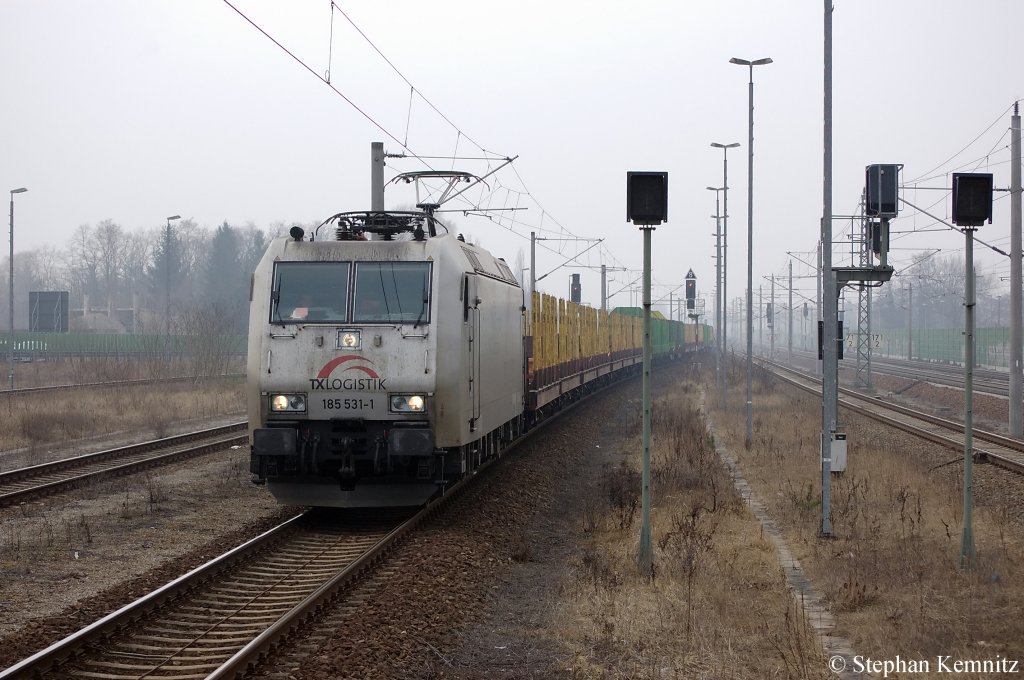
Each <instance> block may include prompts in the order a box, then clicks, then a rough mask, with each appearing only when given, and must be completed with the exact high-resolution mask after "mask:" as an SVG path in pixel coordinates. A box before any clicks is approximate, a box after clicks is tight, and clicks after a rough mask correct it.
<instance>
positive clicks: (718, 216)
mask: <svg viewBox="0 0 1024 680" xmlns="http://www.w3.org/2000/svg"><path fill="white" fill-rule="evenodd" d="M706 188H707V190H708V191H714V192H715V214H714V218H715V357H716V359H715V382H716V383H717V384H718V389H719V393H720V396H721V389H722V347H721V345H722V302H723V301H722V212H721V210H719V205H718V192H719V191H724V190H725V187H706Z"/></svg>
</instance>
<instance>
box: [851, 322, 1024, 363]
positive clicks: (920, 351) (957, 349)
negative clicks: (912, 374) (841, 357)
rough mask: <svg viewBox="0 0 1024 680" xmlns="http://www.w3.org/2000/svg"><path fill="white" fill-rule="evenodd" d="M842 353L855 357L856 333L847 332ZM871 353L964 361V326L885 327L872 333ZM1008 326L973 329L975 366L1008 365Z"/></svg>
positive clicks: (940, 360) (897, 356)
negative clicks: (908, 332) (908, 336)
mask: <svg viewBox="0 0 1024 680" xmlns="http://www.w3.org/2000/svg"><path fill="white" fill-rule="evenodd" d="M846 352H847V354H846V356H847V357H850V358H856V356H857V354H856V352H857V347H856V336H855V335H847V340H846ZM871 354H872V355H874V356H882V357H892V358H894V359H907V358H911V359H924V360H927V361H939V362H944V363H950V364H962V363H963V361H964V329H962V328H925V329H920V330H914V331H913V333H912V335H911V336H910V338H909V342H908V338H907V331H906V330H902V331H897V330H887V331H880V332H878V333H873V334H872V343H871ZM1009 355H1010V329H1009V328H978V329H976V330H975V332H974V362H975V365H977V366H991V367H994V368H999V367H1002V368H1006V367H1007V366H1008V365H1009V362H1008V359H1009Z"/></svg>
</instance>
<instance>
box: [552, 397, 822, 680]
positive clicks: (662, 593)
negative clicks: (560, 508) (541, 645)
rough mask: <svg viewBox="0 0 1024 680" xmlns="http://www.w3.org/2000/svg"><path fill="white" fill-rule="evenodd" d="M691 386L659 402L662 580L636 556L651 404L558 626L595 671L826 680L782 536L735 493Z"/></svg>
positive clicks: (628, 426) (627, 426)
mask: <svg viewBox="0 0 1024 680" xmlns="http://www.w3.org/2000/svg"><path fill="white" fill-rule="evenodd" d="M697 400H698V392H697V391H696V390H695V388H694V386H693V385H692V384H690V385H683V386H681V387H678V388H676V389H674V390H673V391H672V392H671V393H668V394H665V395H663V396H662V397H661V398H659V399H658V400H657V401H656V403H655V407H654V410H653V414H654V422H653V437H652V440H653V443H652V454H651V458H652V465H651V469H652V477H651V488H652V527H653V543H654V559H655V575H654V578H653V579H648V578H644V577H642V576H641V575H640V573H639V570H638V568H637V564H636V555H637V548H638V537H639V522H640V507H639V489H640V484H639V473H638V469H639V464H640V463H639V459H640V453H639V452H640V450H641V441H640V436H639V429H640V415H639V408H638V407H639V404H638V403H635V402H634V403H631V404H629V406H628V408H629V409H630V410H629V412H628V413H624V414H623V423H622V424H623V426H624V427H623V428H622V429H623V431H624V437H625V438H624V439H623V442H622V446H621V447H620V450H621V451H622V452H623V453H620V454H616V456H617V458H618V460H617V461H616V462H615V463H613V464H609V465H608V466H606V468H605V470H604V475H603V483H602V485H601V487H602V488H601V489H600V490H595V492H594V494H593V496H592V498H591V499H590V500H589V501H588V503H587V508H586V511H585V512H584V517H583V525H584V529H585V530H586V531H587V535H588V536H589V540H587V541H586V542H585V543H584V545H582V546H581V552H580V554H579V557H578V558H577V559H576V561H575V564H574V572H573V574H572V575H571V578H570V579H568V581H569V583H571V585H570V586H567V589H566V592H565V593H563V597H562V598H560V602H559V604H558V605H556V607H557V609H559V611H556V613H555V616H554V618H555V619H556V620H557V621H559V622H560V625H559V627H558V629H557V630H556V634H557V635H558V637H559V639H560V640H561V642H562V643H563V644H564V645H566V646H567V647H568V648H569V649H572V650H575V652H574V655H573V656H572V658H571V659H569V660H567V661H566V663H565V666H566V670H568V669H569V668H570V667H571V669H572V672H573V674H574V675H573V677H584V678H691V677H698V676H700V675H701V674H704V675H705V676H706V677H715V678H754V677H757V678H822V677H827V676H826V675H825V673H824V668H825V665H824V662H823V660H822V656H821V652H820V649H819V646H818V644H817V641H816V638H815V637H814V636H813V634H811V633H810V632H809V628H808V626H807V623H806V621H804V620H803V618H802V615H801V614H800V612H799V611H798V610H797V608H795V607H794V604H793V600H792V597H791V596H790V595H789V593H788V592H787V590H786V585H785V582H784V578H783V575H782V571H781V569H780V567H779V565H778V563H777V562H776V558H775V553H774V550H773V548H772V545H771V543H770V542H769V541H768V540H766V539H765V538H764V537H763V536H762V535H761V532H760V525H759V524H758V522H757V521H756V520H755V519H754V518H753V517H752V516H751V515H750V514H749V513H748V512H747V510H746V508H745V506H744V505H743V503H742V501H741V499H740V498H739V497H738V495H737V494H736V493H735V491H734V489H733V486H732V483H731V480H730V478H729V474H728V472H727V471H726V470H725V469H724V468H723V467H722V466H721V465H720V463H719V461H718V459H717V456H716V455H715V453H714V450H713V446H712V442H711V441H710V439H709V437H708V435H707V433H706V430H705V427H704V424H703V422H702V420H701V417H700V415H699V412H698V405H697Z"/></svg>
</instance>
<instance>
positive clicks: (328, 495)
mask: <svg viewBox="0 0 1024 680" xmlns="http://www.w3.org/2000/svg"><path fill="white" fill-rule="evenodd" d="M322 226H326V227H328V228H330V229H332V230H333V234H331V238H322V239H321V238H319V235H318V234H313V235H310V236H309V237H307V236H306V235H305V234H304V232H303V231H302V230H301V229H300V228H297V227H296V228H293V229H292V232H291V234H290V235H289V236H288V237H283V238H278V239H275V240H274V241H273V242H271V244H270V245H269V247H268V249H267V251H266V253H265V255H264V256H263V258H262V260H261V262H260V264H259V265H258V266H257V268H256V270H255V272H254V273H253V276H252V282H251V289H250V290H251V292H250V315H249V340H248V343H249V349H248V360H247V361H248V365H247V400H248V414H249V427H250V444H251V457H250V469H251V472H252V474H253V481H254V482H255V483H258V484H264V483H265V484H266V485H267V486H268V488H269V489H270V491H271V492H272V493H273V494H274V496H275V497H276V498H277V499H278V500H279V501H280V502H281V503H283V504H287V505H301V506H321V507H322V506H327V507H385V506H416V505H422V504H425V503H427V502H429V501H430V499H431V498H433V497H434V496H436V495H437V494H439V493H443V492H444V490H445V488H447V487H448V486H449V485H450V484H451V483H452V482H454V481H456V480H458V479H459V478H461V477H463V476H464V475H466V474H467V473H470V472H472V471H473V470H475V469H476V468H478V467H479V466H480V465H481V464H483V463H484V462H485V461H486V460H488V459H490V458H492V457H494V456H496V455H498V454H499V453H500V452H501V451H502V450H503V449H504V448H505V447H507V446H508V445H509V444H511V443H512V442H513V441H514V440H516V439H517V438H518V437H520V436H521V435H522V434H523V433H525V432H526V431H527V430H528V429H529V428H530V427H531V426H533V425H534V424H535V423H536V422H538V421H539V420H540V419H542V418H544V417H547V416H548V415H549V414H550V413H552V412H554V411H556V410H558V409H559V408H561V407H562V406H564V405H565V404H566V403H568V402H571V401H574V400H576V399H578V398H579V397H580V396H581V395H582V394H584V393H585V392H586V391H588V390H592V389H595V388H597V387H599V386H601V385H604V384H606V383H608V382H610V381H612V380H616V379H619V378H621V377H622V376H624V375H626V374H628V373H629V372H631V371H636V370H638V368H639V365H640V363H641V360H642V359H641V349H640V348H641V346H642V339H643V334H642V328H641V322H640V319H639V318H637V317H634V316H628V315H625V314H605V313H603V312H600V311H598V310H594V309H591V308H588V307H582V306H579V305H574V304H573V303H570V302H566V301H564V300H558V299H556V298H553V297H551V296H547V295H537V294H534V296H533V299H532V300H531V301H530V302H531V304H530V305H529V306H527V305H526V304H525V303H526V300H525V299H524V294H523V290H522V288H521V287H520V285H519V284H518V282H517V281H516V279H515V277H514V276H513V274H512V272H511V270H510V269H509V267H508V266H507V265H506V264H505V262H504V261H503V260H501V259H500V258H497V257H495V256H493V255H492V254H491V253H489V252H488V251H486V250H484V249H482V248H480V247H477V246H474V245H473V244H470V243H466V242H465V241H464V240H462V238H461V237H457V236H455V235H452V234H448V233H447V229H445V228H444V227H443V225H441V223H440V222H439V221H437V220H436V219H435V218H434V217H433V216H432V215H430V214H427V213H421V212H399V211H386V212H385V211H381V212H354V213H339V214H337V215H334V216H333V217H331V218H330V219H329V220H327V221H326V222H325V223H324V225H322ZM439 229H440V230H443V231H444V232H445V233H439ZM665 323H666V324H676V326H678V327H674V326H671V325H670V326H665V328H664V329H663V332H662V333H661V335H659V337H660V338H661V340H662V343H661V345H659V346H658V347H657V354H659V355H662V356H681V355H682V354H684V353H686V352H688V351H693V350H695V349H698V346H697V344H694V345H693V346H692V347H691V346H688V345H687V337H690V338H693V339H694V341H696V338H697V336H698V335H701V343H705V342H706V343H708V344H709V343H710V338H708V339H707V340H705V339H704V331H703V330H701V331H700V333H698V331H697V329H699V328H701V329H702V327H699V326H694V325H693V324H686V325H685V327H684V325H683V324H678V322H665ZM689 327H693V330H692V331H690V335H689V336H687V328H689Z"/></svg>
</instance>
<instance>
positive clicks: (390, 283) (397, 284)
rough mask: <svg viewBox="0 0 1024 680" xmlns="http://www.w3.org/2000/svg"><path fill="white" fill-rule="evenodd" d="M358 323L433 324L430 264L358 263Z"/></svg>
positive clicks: (356, 291) (356, 303)
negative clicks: (431, 316)
mask: <svg viewBox="0 0 1024 680" xmlns="http://www.w3.org/2000/svg"><path fill="white" fill-rule="evenodd" d="M355 266H356V274H355V284H356V285H355V305H354V309H353V315H352V321H353V322H354V323H415V324H424V323H428V322H429V321H430V263H429V262H357V263H356V265H355Z"/></svg>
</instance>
